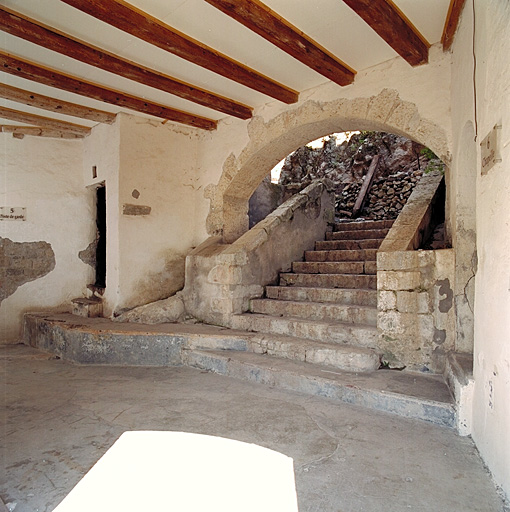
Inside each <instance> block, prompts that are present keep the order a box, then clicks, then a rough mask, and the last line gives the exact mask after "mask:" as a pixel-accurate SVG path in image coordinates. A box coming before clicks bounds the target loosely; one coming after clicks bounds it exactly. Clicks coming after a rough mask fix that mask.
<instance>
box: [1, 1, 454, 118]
mask: <svg viewBox="0 0 510 512" xmlns="http://www.w3.org/2000/svg"><path fill="white" fill-rule="evenodd" d="M130 3H131V4H133V5H134V6H136V7H137V8H139V9H141V10H143V11H145V12H147V13H149V14H151V15H152V16H155V17H156V18H159V19H161V20H162V21H163V22H165V23H166V24H168V25H170V26H172V27H174V28H176V29H177V30H180V31H181V32H184V33H185V34H187V35H188V36H191V37H193V38H194V39H196V40H198V41H200V42H202V43H204V44H206V45H208V46H211V47H212V48H214V49H215V50H218V51H220V52H221V53H224V54H226V55H227V56H229V57H231V58H233V59H235V60H238V61H239V62H241V63H243V64H245V65H247V66H249V67H251V68H253V69H255V70H256V71H258V72H259V73H262V74H263V75H266V76H268V77H270V78H272V79H273V80H276V81H278V82H280V83H282V84H284V85H286V86H288V87H291V88H293V89H295V90H297V91H298V92H303V91H305V90H307V89H309V88H311V87H314V86H317V85H319V84H321V83H323V82H326V81H327V79H326V78H325V77H323V76H322V75H320V74H318V73H316V72H315V71H313V70H312V69H310V68H308V67H307V66H305V65H304V64H302V63H300V62H299V61H297V60H296V59H294V58H292V57H291V56H289V55H288V54H286V53H285V52H283V51H282V50H280V49H279V48H277V47H276V46H273V45H272V44H271V43H269V42H268V41H266V40H265V39H263V38H262V37H260V36H259V35H257V34H255V33H254V32H252V31H251V30H249V29H248V28H246V27H244V26H243V25H241V24H240V23H237V22H236V21H234V20H233V19H231V18H230V17H228V16H226V15H225V14H223V13H222V12H220V11H219V10H217V9H216V8H214V7H212V6H211V5H209V4H208V3H206V2H205V1H204V0H130ZM264 3H265V4H266V5H268V6H269V7H270V8H271V9H273V10H274V11H275V12H277V13H278V14H279V15H280V16H282V17H284V18H285V19H287V20H288V21H289V22H290V23H292V24H293V25H295V26H296V27H297V28H298V29H299V30H301V31H302V32H304V33H305V34H307V35H308V36H309V37H311V38H312V39H314V40H315V41H317V42H318V43H319V44H320V45H322V46H323V47H325V48H326V49H327V50H329V52H331V53H333V54H334V55H335V56H336V57H337V58H339V59H340V60H342V61H343V62H344V63H346V64H347V65H348V66H350V67H352V68H354V69H355V70H356V71H358V72H359V71H362V70H363V69H366V68H369V67H371V66H375V65H377V64H379V63H381V62H384V61H386V60H389V59H392V58H395V57H397V56H398V55H397V53H396V52H395V50H393V49H392V48H391V47H390V46H389V45H388V44H387V43H386V42H385V41H383V40H382V39H381V38H380V37H379V36H378V35H377V34H376V33H375V32H374V30H372V29H371V28H370V27H369V26H368V25H367V24H366V23H365V22H364V21H363V20H362V19H361V18H360V17H359V16H358V15H357V14H355V13H354V11H352V10H351V9H350V8H349V7H348V6H347V5H346V4H344V3H343V2H342V1H341V0H265V2H264ZM394 3H395V4H396V5H397V6H398V7H399V8H400V9H401V10H402V12H404V14H405V15H406V16H407V17H408V18H409V20H411V22H412V23H413V24H414V25H415V26H416V27H417V28H418V30H419V31H420V32H421V33H422V35H423V36H424V37H425V39H427V41H428V42H429V43H431V44H434V43H436V42H438V41H439V40H440V38H441V34H442V31H443V26H444V22H445V19H446V14H447V11H448V5H449V0H394ZM2 4H3V5H4V6H6V7H8V8H11V9H13V10H15V11H18V12H20V13H22V14H25V15H27V16H30V17H31V18H34V19H35V20H37V21H40V22H42V23H45V24H47V25H50V26H51V27H53V28H56V29H58V30H61V31H63V32H65V33H68V34H70V35H72V36H74V37H77V38H79V39H82V40H83V41H86V42H88V43H91V44H93V45H95V46H98V47H100V48H102V49H104V50H107V51H109V52H112V53H115V54H117V55H119V56H122V57H124V58H127V59H129V60H131V61H134V62H136V63H139V64H141V65H144V66H147V67H149V68H153V69H155V70H157V71H159V72H162V73H165V74H167V75H170V76H172V77H175V78H178V79H180V80H183V81H186V82H189V83H191V84H193V85H196V86H198V87H201V88H205V89H207V90H209V91H211V92H214V93H216V94H219V95H222V96H226V97H229V98H231V99H233V100H236V101H238V102H241V103H244V104H246V105H249V106H251V107H257V106H260V105H263V104H265V103H267V102H270V101H274V100H273V99H272V98H270V97H268V96H265V95H264V94H261V93H259V92H257V91H254V90H252V89H249V88H248V87H245V86H243V85H240V84H238V83H236V82H233V81H231V80H228V79H227V78H224V77H222V76H220V75H216V74H215V73H212V72H211V71H208V70H206V69H204V68H201V67H199V66H197V65H195V64H193V63H191V62H188V61H186V60H184V59H181V58H179V57H177V56H174V55H172V54H170V53H168V52H166V51H164V50H161V49H159V48H157V47H155V46H152V45H150V44H148V43H145V42H143V41H141V40H139V39H137V38H135V37H133V36H131V35H129V34H127V33H125V32H122V31H121V30H118V29H116V28H114V27H112V26H111V25H108V24H106V23H104V22H101V21H99V20H97V19H95V18H93V17H91V16H89V15H87V14H84V13H82V12H81V11H79V10H77V9H74V8H73V7H70V6H68V5H66V4H64V3H62V2H60V1H59V0H2ZM0 38H1V39H0V40H1V43H2V48H3V49H4V51H7V52H9V53H12V54H14V55H16V56H20V57H22V58H25V59H29V60H32V61H35V62H37V63H40V64H42V65H44V66H50V67H54V68H56V69H59V70H61V71H63V72H66V73H69V74H73V75H76V76H77V77H80V78H85V79H87V80H88V81H91V82H95V83H97V84H99V85H104V86H107V87H110V88H114V89H117V90H119V91H122V92H126V93H129V94H131V95H134V96H139V97H142V98H146V99H147V100H150V101H153V102H156V103H160V104H163V105H166V106H168V107H172V108H177V109H179V110H184V111H186V112H189V113H192V114H196V115H201V116H204V117H208V118H210V119H215V120H217V119H221V118H222V117H225V115H224V114H222V113H221V112H217V111H215V110H212V109H210V108H207V107H203V106H201V105H198V104H196V103H193V102H190V101H188V100H184V99H181V98H178V97H177V96H174V95H171V94H169V93H166V92H163V91H160V90H157V89H154V88H152V87H148V86H145V85H142V84H139V83H138V82H134V81H131V80H127V79H125V78H122V77H119V76H117V75H114V74H112V73H109V72H106V71H103V70H100V69H97V68H95V67H93V66H89V65H87V64H83V63H81V62H79V61H76V60H74V59H71V58H68V57H65V56H63V55H60V54H58V53H55V52H52V51H50V50H47V49H45V48H42V47H39V46H37V45H35V44H32V43H29V42H27V41H24V40H22V39H19V38H17V37H14V36H11V35H8V34H6V33H4V32H1V33H0ZM1 78H2V80H3V81H4V82H5V83H7V84H10V85H13V86H16V87H19V88H23V89H26V90H30V91H34V92H37V93H41V94H45V95H48V96H52V97H55V98H58V99H62V100H66V101H71V102H73V103H79V104H82V105H87V106H90V107H95V108H98V109H101V110H105V111H109V112H119V111H128V110H125V109H122V108H119V107H116V106H113V105H109V104H107V103H102V102H99V101H96V100H91V99H88V98H85V97H83V96H79V95H76V94H73V93H69V92H64V91H60V90H58V89H54V88H51V87H48V86H44V85H40V84H38V83H36V82H32V81H29V80H25V79H22V78H18V77H14V76H11V75H8V74H6V73H2V77H1ZM338 87H339V88H340V86H338ZM2 104H3V105H5V106H8V107H10V108H14V109H17V110H23V111H26V112H32V113H38V114H39V115H44V116H47V117H54V118H58V119H62V120H67V121H71V122H74V123H79V124H83V125H87V126H90V125H93V124H94V123H91V122H87V121H85V120H83V119H77V118H70V117H69V116H63V115H57V114H51V113H48V112H47V111H42V110H37V109H31V108H30V107H25V106H23V105H22V104H21V103H13V102H10V101H6V100H2ZM0 122H1V123H5V124H15V123H13V122H11V121H7V120H0Z"/></svg>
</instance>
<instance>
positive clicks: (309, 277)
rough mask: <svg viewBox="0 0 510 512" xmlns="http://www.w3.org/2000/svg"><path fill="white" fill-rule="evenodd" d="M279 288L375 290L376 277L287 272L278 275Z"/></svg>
mask: <svg viewBox="0 0 510 512" xmlns="http://www.w3.org/2000/svg"><path fill="white" fill-rule="evenodd" d="M280 286H300V287H313V288H349V289H353V288H362V289H370V290H375V289H376V288H377V276H376V275H369V274H299V273H290V272H289V273H281V274H280Z"/></svg>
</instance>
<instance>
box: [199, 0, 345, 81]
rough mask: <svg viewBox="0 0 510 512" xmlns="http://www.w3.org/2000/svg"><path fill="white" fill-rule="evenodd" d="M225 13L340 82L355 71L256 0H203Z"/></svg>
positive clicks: (304, 62) (312, 67)
mask: <svg viewBox="0 0 510 512" xmlns="http://www.w3.org/2000/svg"><path fill="white" fill-rule="evenodd" d="M205 1H206V2H207V3H208V4H211V5H212V6H214V7H216V8H217V9H219V10H220V11H222V12H223V13H225V14H226V15H227V16H230V17H231V18H233V19H234V20H236V21H238V22H239V23H241V24H242V25H244V26H245V27H247V28H249V29H250V30H252V31H253V32H255V33H257V34H258V35H259V36H262V37H263V38H264V39H266V40H267V41H269V42H270V43H272V44H274V45H275V46H277V47H278V48H280V50H283V51H284V52H286V53H288V54H289V55H291V56H292V57H294V58H295V59H297V60H299V61H300V62H302V63H303V64H305V65H306V66H308V67H309V68H311V69H313V70H314V71H317V73H320V74H321V75H323V76H325V77H326V78H328V79H329V80H332V81H333V82H335V83H337V84H339V85H349V84H351V83H352V82H353V81H354V75H355V72H354V71H353V70H352V69H351V68H349V67H348V66H347V65H346V64H344V63H343V62H342V61H340V60H339V59H337V58H336V57H335V56H334V55H333V54H331V53H330V52H328V51H327V50H326V49H324V48H323V47H322V46H320V45H319V44H318V43H317V42H315V41H314V40H312V39H311V38H309V37H308V36H307V35H306V34H304V33H303V32H301V31H300V30H298V29H297V28H296V27H294V26H293V25H291V24H290V23H289V22H288V21H286V20H285V19H284V18H282V17H281V16H280V15H279V14H277V13H276V12H274V11H272V10H271V9H270V8H269V7H267V5H265V4H263V3H262V2H260V1H259V0H205Z"/></svg>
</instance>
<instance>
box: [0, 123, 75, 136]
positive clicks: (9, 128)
mask: <svg viewBox="0 0 510 512" xmlns="http://www.w3.org/2000/svg"><path fill="white" fill-rule="evenodd" d="M0 131H1V132H3V133H12V136H13V137H14V138H15V139H22V138H23V137H24V136H25V135H32V136H35V137H51V138H53V139H83V137H84V135H78V134H77V133H70V132H68V131H66V130H55V129H53V128H44V127H43V126H14V125H9V124H3V125H0Z"/></svg>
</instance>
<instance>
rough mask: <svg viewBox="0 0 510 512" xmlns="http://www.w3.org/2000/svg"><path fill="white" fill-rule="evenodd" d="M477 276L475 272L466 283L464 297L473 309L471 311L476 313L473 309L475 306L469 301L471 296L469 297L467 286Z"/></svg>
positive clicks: (470, 308)
mask: <svg viewBox="0 0 510 512" xmlns="http://www.w3.org/2000/svg"><path fill="white" fill-rule="evenodd" d="M474 277H475V274H474V272H473V275H472V276H471V277H470V278H469V279H468V280H467V282H466V284H465V285H464V292H463V293H464V297H465V298H466V303H467V305H468V308H469V311H471V313H472V314H473V315H474V311H473V307H472V306H471V302H470V301H469V297H468V293H467V288H468V286H469V283H470V282H471V280H472V279H474Z"/></svg>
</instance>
